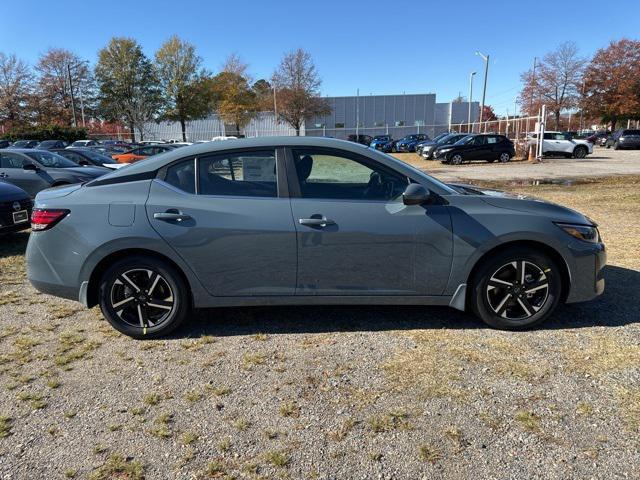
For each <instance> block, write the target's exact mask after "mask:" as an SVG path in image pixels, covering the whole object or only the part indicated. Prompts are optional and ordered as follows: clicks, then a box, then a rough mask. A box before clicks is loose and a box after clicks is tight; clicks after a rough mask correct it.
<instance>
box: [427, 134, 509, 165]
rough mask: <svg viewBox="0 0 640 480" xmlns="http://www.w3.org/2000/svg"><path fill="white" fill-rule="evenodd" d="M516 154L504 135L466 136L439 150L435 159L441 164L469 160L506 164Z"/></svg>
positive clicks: (458, 163) (453, 163) (455, 163)
mask: <svg viewBox="0 0 640 480" xmlns="http://www.w3.org/2000/svg"><path fill="white" fill-rule="evenodd" d="M515 154H516V151H515V148H514V146H513V143H512V142H511V140H509V139H508V138H507V137H505V136H504V135H496V134H482V135H467V136H466V137H464V138H463V139H461V140H459V141H457V142H456V143H454V144H453V145H451V146H448V147H444V148H439V149H438V152H437V154H436V155H437V156H436V158H437V159H439V160H441V161H442V163H451V164H452V165H460V164H461V163H462V162H470V161H471V160H486V161H487V162H489V163H491V162H495V161H496V160H500V161H501V162H503V163H506V162H508V161H509V160H510V159H511V158H512V157H514V156H515Z"/></svg>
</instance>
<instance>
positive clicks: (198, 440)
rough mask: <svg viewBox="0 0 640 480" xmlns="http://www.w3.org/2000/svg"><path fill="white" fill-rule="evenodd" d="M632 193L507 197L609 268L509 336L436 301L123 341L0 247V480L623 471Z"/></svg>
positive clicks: (637, 376)
mask: <svg viewBox="0 0 640 480" xmlns="http://www.w3.org/2000/svg"><path fill="white" fill-rule="evenodd" d="M465 168H469V167H467V166H463V167H460V171H462V170H461V169H465ZM471 168H476V167H471ZM501 168H503V167H502V166H497V168H496V166H490V170H491V171H492V172H493V171H497V170H499V169H501ZM487 170H489V169H487ZM436 173H437V172H436ZM639 187H640V177H638V176H628V177H619V178H617V179H607V180H602V181H594V182H592V183H586V184H581V185H575V186H571V187H566V186H550V185H545V186H538V187H517V190H519V191H521V192H523V193H530V194H534V195H537V196H539V197H543V198H547V199H550V200H553V201H557V202H559V203H563V204H565V205H567V206H570V207H574V208H577V209H580V210H581V211H583V212H585V213H587V214H588V215H589V216H591V217H592V218H594V219H596V220H597V221H598V222H599V223H600V224H601V231H602V235H603V237H604V239H605V240H606V242H607V244H608V247H609V263H610V266H609V267H607V269H606V281H607V289H606V293H605V294H604V295H603V296H602V297H601V298H600V299H598V300H597V301H594V302H591V303H588V304H582V305H570V306H565V307H561V308H559V309H558V311H557V313H556V314H555V315H554V316H553V318H552V319H551V320H550V321H549V322H548V323H547V324H546V325H544V326H543V327H542V328H540V329H538V330H535V331H531V332H522V333H507V332H500V331H494V330H490V329H487V328H485V327H484V325H483V324H481V323H480V322H479V321H476V320H475V319H474V318H472V317H471V316H469V315H465V314H462V313H460V312H457V311H454V310H450V309H448V308H422V307H420V308H418V307H406V308H397V307H394V308H379V307H375V308H373V307H372V308H367V307H357V308H356V307H353V308H342V307H341V308H337V307H331V308H243V309H225V310H217V311H206V312H201V313H199V314H198V315H196V316H194V318H193V320H192V322H191V323H190V325H189V326H188V327H186V328H184V329H182V330H181V331H180V332H178V334H177V335H175V336H174V337H173V338H170V339H164V340H155V341H144V342H140V341H134V340H131V339H129V338H127V337H124V336H122V335H120V334H118V333H116V332H115V331H114V330H112V329H111V328H110V327H109V326H108V324H106V322H105V321H104V320H103V319H102V318H101V316H100V314H99V312H98V311H97V310H91V311H84V310H82V309H81V307H80V305H78V304H76V303H73V302H69V301H63V300H57V299H54V298H50V297H47V296H43V295H41V294H38V293H37V292H36V291H35V290H33V289H32V288H31V287H30V286H29V285H28V284H27V282H25V279H24V261H23V252H24V248H25V245H26V241H27V235H26V234H18V235H13V236H11V237H5V238H2V239H1V240H0V369H1V370H0V371H1V376H0V378H1V381H2V386H1V389H0V477H2V478H21V479H22V478H25V479H26V478H31V479H33V478H87V477H88V478H93V479H102V478H119V479H123V478H124V479H134V478H143V477H146V478H153V479H165V478H229V479H230V478H238V479H241V478H291V479H310V478H319V479H352V478H357V479H368V478H380V479H391V478H394V479H396V478H397V479H416V478H453V479H458V478H482V479H484V478H632V477H633V478H637V475H638V471H640V313H638V308H637V306H636V302H637V300H638V298H639V294H640V213H638V207H639V206H640V188H639ZM508 188H511V189H514V188H516V187H508Z"/></svg>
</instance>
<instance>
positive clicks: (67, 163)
mask: <svg viewBox="0 0 640 480" xmlns="http://www.w3.org/2000/svg"><path fill="white" fill-rule="evenodd" d="M25 153H26V154H27V155H28V156H29V157H31V158H33V159H34V160H36V161H37V162H39V163H40V164H42V165H44V166H45V167H49V168H71V167H77V166H78V165H77V164H75V163H73V162H72V161H71V160H67V159H66V158H64V157H61V156H60V155H58V154H57V153H52V152H41V151H38V150H35V151H33V152H25Z"/></svg>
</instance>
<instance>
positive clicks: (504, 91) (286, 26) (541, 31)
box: [0, 0, 640, 113]
mask: <svg viewBox="0 0 640 480" xmlns="http://www.w3.org/2000/svg"><path fill="white" fill-rule="evenodd" d="M1 11H2V16H1V17H0V51H3V52H5V53H15V54H17V55H18V56H19V57H22V58H23V59H25V60H27V61H28V62H30V63H35V62H36V61H37V58H38V55H39V54H40V53H42V52H44V51H45V50H47V49H48V48H49V47H63V48H68V49H70V50H73V51H75V52H76V53H78V54H79V55H81V56H82V57H84V58H86V59H88V60H90V61H91V62H92V63H93V62H95V59H96V53H97V51H98V50H99V49H100V48H102V47H103V46H104V45H106V43H107V42H108V41H109V39H110V38H111V37H112V36H131V37H134V38H136V39H137V40H138V41H139V42H140V43H141V44H142V46H143V48H144V50H145V52H146V53H147V54H148V55H149V56H152V55H153V53H154V52H155V50H156V49H157V48H158V47H159V46H160V45H161V44H162V42H163V41H164V40H166V39H167V38H168V37H169V36H170V35H172V34H177V35H179V36H180V37H182V38H184V39H186V40H188V41H190V42H192V43H194V44H195V45H196V47H197V50H198V53H199V54H200V56H202V57H203V59H204V63H205V66H206V67H207V68H209V69H210V70H212V71H216V70H218V69H219V67H220V65H221V64H222V62H223V61H224V59H225V57H226V56H227V55H229V54H230V53H234V52H235V53H237V54H238V55H240V57H241V58H242V59H243V60H244V61H245V62H247V63H249V65H250V71H251V73H252V75H253V76H254V77H255V78H260V77H266V78H268V77H269V76H270V75H271V73H272V72H273V70H274V68H275V66H276V65H277V64H278V62H279V60H280V58H281V57H282V55H283V53H284V52H286V51H289V50H292V49H294V48H297V47H302V48H305V49H306V50H308V51H309V52H311V54H312V56H313V58H314V60H315V62H316V65H317V67H318V70H319V72H320V74H321V76H322V78H323V85H322V93H323V94H324V95H352V94H355V92H356V89H358V88H359V89H360V94H361V95H368V94H370V93H372V94H392V93H402V92H407V93H424V92H435V93H436V94H437V98H438V101H449V100H451V99H452V98H454V97H455V96H457V95H458V92H461V93H462V94H463V95H465V96H466V95H467V94H468V79H469V73H470V72H471V71H474V70H476V71H478V75H477V76H476V81H475V85H474V92H476V93H475V94H474V98H475V99H478V98H479V96H478V94H477V93H478V92H480V89H481V82H482V72H483V62H482V60H481V59H480V58H479V57H477V56H475V55H474V52H475V51H476V50H480V51H482V52H484V53H489V54H490V55H491V64H490V67H489V81H488V88H487V103H489V104H492V105H494V106H495V109H496V111H497V112H498V113H504V112H505V111H506V109H509V110H510V111H512V109H513V100H514V98H515V96H516V94H517V92H518V89H519V88H520V81H519V79H520V73H521V72H522V71H524V70H526V69H527V68H529V67H530V66H531V64H532V63H533V57H534V56H542V55H544V54H545V53H546V52H548V51H549V50H552V49H554V48H555V47H556V46H557V45H558V44H560V43H562V42H564V41H568V40H571V41H575V42H576V43H577V44H578V46H579V48H580V50H581V52H582V53H583V54H584V55H585V56H590V55H592V54H593V52H595V50H596V49H598V48H599V47H603V46H606V45H607V44H608V42H609V41H611V40H614V39H619V38H621V37H624V36H627V37H629V38H635V39H638V38H640V1H638V0H635V1H632V0H622V1H617V2H615V3H603V2H602V1H601V0H600V1H593V0H582V1H568V0H565V1H558V0H556V1H546V0H542V1H540V0H539V1H536V2H532V1H527V2H524V1H515V0H514V1H478V0H475V1H466V0H457V1H449V2H442V1H420V0H416V1H413V2H404V1H388V0H387V1H352V2H347V1H342V2H337V1H326V0H321V1H316V2H308V1H304V0H298V1H295V2H293V1H288V0H287V1H273V0H272V1H265V0H262V1H254V0H245V1H236V2H233V1H224V2H223V1H214V0H210V1H198V0H191V1H175V0H173V1H164V0H156V1H151V0H138V1H135V0H130V1H126V2H125V1H120V0H111V1H108V2H96V1H89V0H84V1H79V0H61V1H58V2H50V1H46V2H45V1H34V0H21V1H14V0H8V1H6V2H3V6H2V9H1Z"/></svg>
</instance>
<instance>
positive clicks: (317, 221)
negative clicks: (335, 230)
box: [298, 217, 336, 227]
mask: <svg viewBox="0 0 640 480" xmlns="http://www.w3.org/2000/svg"><path fill="white" fill-rule="evenodd" d="M298 222H300V225H306V226H308V227H326V226H328V225H335V224H336V222H334V221H333V220H329V219H328V218H326V217H322V218H300V219H298Z"/></svg>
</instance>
